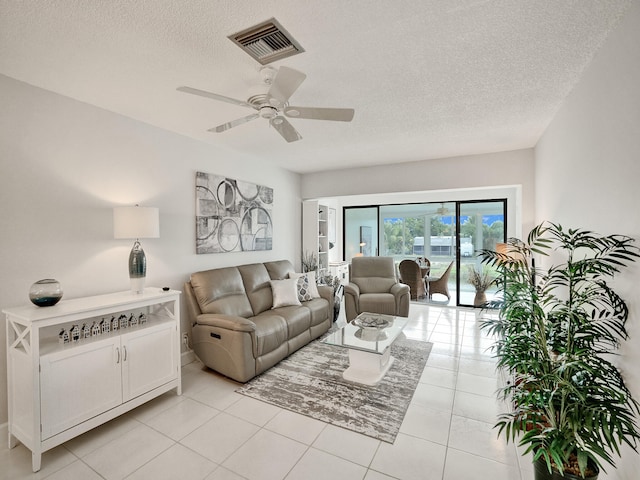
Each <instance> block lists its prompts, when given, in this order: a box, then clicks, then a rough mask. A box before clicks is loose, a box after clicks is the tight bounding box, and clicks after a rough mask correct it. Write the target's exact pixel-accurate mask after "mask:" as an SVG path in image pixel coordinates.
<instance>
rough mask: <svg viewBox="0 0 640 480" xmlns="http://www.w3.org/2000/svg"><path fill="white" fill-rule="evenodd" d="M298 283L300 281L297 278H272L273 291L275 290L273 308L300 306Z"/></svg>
mask: <svg viewBox="0 0 640 480" xmlns="http://www.w3.org/2000/svg"><path fill="white" fill-rule="evenodd" d="M297 284H298V281H297V280H296V279H295V278H287V279H284V280H271V291H272V292H273V306H272V307H271V308H280V307H288V306H299V305H300V300H298V289H297Z"/></svg>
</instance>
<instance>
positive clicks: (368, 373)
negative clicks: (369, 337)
mask: <svg viewBox="0 0 640 480" xmlns="http://www.w3.org/2000/svg"><path fill="white" fill-rule="evenodd" d="M393 360H394V358H393V357H392V356H391V353H390V349H389V348H387V349H386V350H385V352H384V353H383V354H382V355H380V354H379V353H372V352H365V351H362V350H354V349H349V368H347V369H346V370H345V371H344V372H343V373H342V378H344V379H345V380H349V381H350V382H355V383H362V384H363V385H376V384H377V383H378V382H379V381H380V380H382V378H383V377H384V376H385V374H386V373H387V371H388V370H389V368H390V367H391V365H392V364H393Z"/></svg>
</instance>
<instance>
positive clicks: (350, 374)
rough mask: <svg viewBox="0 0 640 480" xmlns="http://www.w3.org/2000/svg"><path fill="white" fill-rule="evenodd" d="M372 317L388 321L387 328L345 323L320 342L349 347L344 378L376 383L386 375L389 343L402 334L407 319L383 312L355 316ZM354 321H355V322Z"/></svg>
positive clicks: (389, 356) (391, 359)
mask: <svg viewBox="0 0 640 480" xmlns="http://www.w3.org/2000/svg"><path fill="white" fill-rule="evenodd" d="M363 317H366V318H372V317H375V318H377V319H380V320H381V321H388V322H389V326H388V327H386V328H382V329H378V328H360V327H358V326H357V325H356V324H355V323H353V322H352V323H348V324H347V325H345V326H344V327H342V328H341V329H340V330H336V331H335V332H333V333H332V334H331V335H329V336H327V337H326V338H325V339H323V340H322V341H323V342H324V343H327V344H329V345H336V346H338V347H345V348H348V349H349V367H348V368H347V369H346V370H345V371H344V372H343V373H342V376H343V378H344V379H345V380H349V381H351V382H356V383H362V384H364V385H375V384H376V383H378V382H379V381H380V380H382V378H383V377H384V376H385V374H386V373H387V371H388V370H389V367H391V365H392V364H393V357H392V356H391V353H390V347H391V344H392V343H393V342H394V341H395V340H396V338H398V335H400V333H402V329H403V328H404V327H405V326H406V325H407V322H408V320H409V319H408V318H404V317H394V316H393V315H382V314H378V313H362V314H360V315H358V318H363ZM355 321H356V320H354V322H355Z"/></svg>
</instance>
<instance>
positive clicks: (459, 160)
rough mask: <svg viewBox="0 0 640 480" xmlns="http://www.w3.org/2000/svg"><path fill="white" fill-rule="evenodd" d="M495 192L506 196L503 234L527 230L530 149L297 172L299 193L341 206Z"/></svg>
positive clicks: (531, 201)
mask: <svg viewBox="0 0 640 480" xmlns="http://www.w3.org/2000/svg"><path fill="white" fill-rule="evenodd" d="M398 192H400V194H398ZM495 192H500V195H503V194H504V196H501V198H506V197H510V200H509V202H510V203H508V208H509V210H510V215H511V216H512V218H510V226H509V228H510V232H509V234H515V235H517V234H519V233H520V231H521V230H522V229H524V231H529V229H531V227H533V225H534V152H533V149H525V150H516V151H510V152H500V153H490V154H482V155H469V156H464V157H454V158H441V159H435V160H424V161H422V162H407V163H399V164H394V165H383V166H376V167H366V168H351V169H344V170H333V171H327V172H317V173H310V174H306V175H303V176H302V197H303V198H304V199H309V198H334V197H340V199H339V202H340V204H341V205H342V206H347V205H377V204H385V203H387V204H392V203H402V202H406V203H409V202H433V201H436V202H441V201H454V200H470V199H484V198H497V197H493V196H492V195H494V194H495ZM324 201H326V200H324ZM338 216H340V215H338ZM512 228H513V230H511V229H512Z"/></svg>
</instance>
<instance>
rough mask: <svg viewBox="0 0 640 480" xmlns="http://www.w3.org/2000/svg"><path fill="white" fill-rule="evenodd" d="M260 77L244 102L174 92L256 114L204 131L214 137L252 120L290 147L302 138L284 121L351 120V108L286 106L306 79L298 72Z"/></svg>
mask: <svg viewBox="0 0 640 480" xmlns="http://www.w3.org/2000/svg"><path fill="white" fill-rule="evenodd" d="M260 74H261V77H262V83H261V84H260V86H259V87H257V88H254V89H252V92H251V94H250V96H249V98H248V99H247V101H246V102H245V101H242V100H237V99H235V98H231V97H226V96H224V95H219V94H217V93H211V92H207V91H205V90H199V89H197V88H192V87H186V86H182V87H178V91H180V92H184V93H189V94H191V95H198V96H201V97H205V98H210V99H212V100H218V101H220V102H226V103H230V104H232V105H237V106H240V107H247V108H252V109H253V110H256V111H257V113H253V114H251V115H247V116H245V117H241V118H238V119H236V120H232V121H230V122H227V123H224V124H222V125H218V126H217V127H214V128H211V129H209V130H208V131H210V132H216V133H222V132H225V131H227V130H229V129H231V128H233V127H237V126H238V125H243V124H245V123H247V122H250V121H252V120H255V119H256V118H265V119H267V120H269V124H270V125H271V126H272V127H273V128H274V129H275V130H276V131H277V132H278V133H279V134H280V135H281V136H282V138H284V139H285V140H286V141H287V142H289V143H291V142H295V141H297V140H300V139H302V136H301V135H300V133H298V131H297V130H296V129H295V128H294V127H293V125H291V123H289V121H288V120H287V119H286V118H285V117H290V118H304V119H308V120H328V121H334V122H350V121H351V120H352V119H353V115H354V113H355V111H354V110H353V109H352V108H322V107H294V106H289V98H290V97H291V96H292V95H293V94H294V93H295V92H296V90H297V89H298V87H300V85H301V84H302V82H303V81H304V80H305V78H307V76H306V75H305V74H304V73H302V72H299V71H297V70H294V69H293V68H289V67H280V68H279V69H278V70H275V69H274V68H272V67H263V68H261V69H260Z"/></svg>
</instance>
